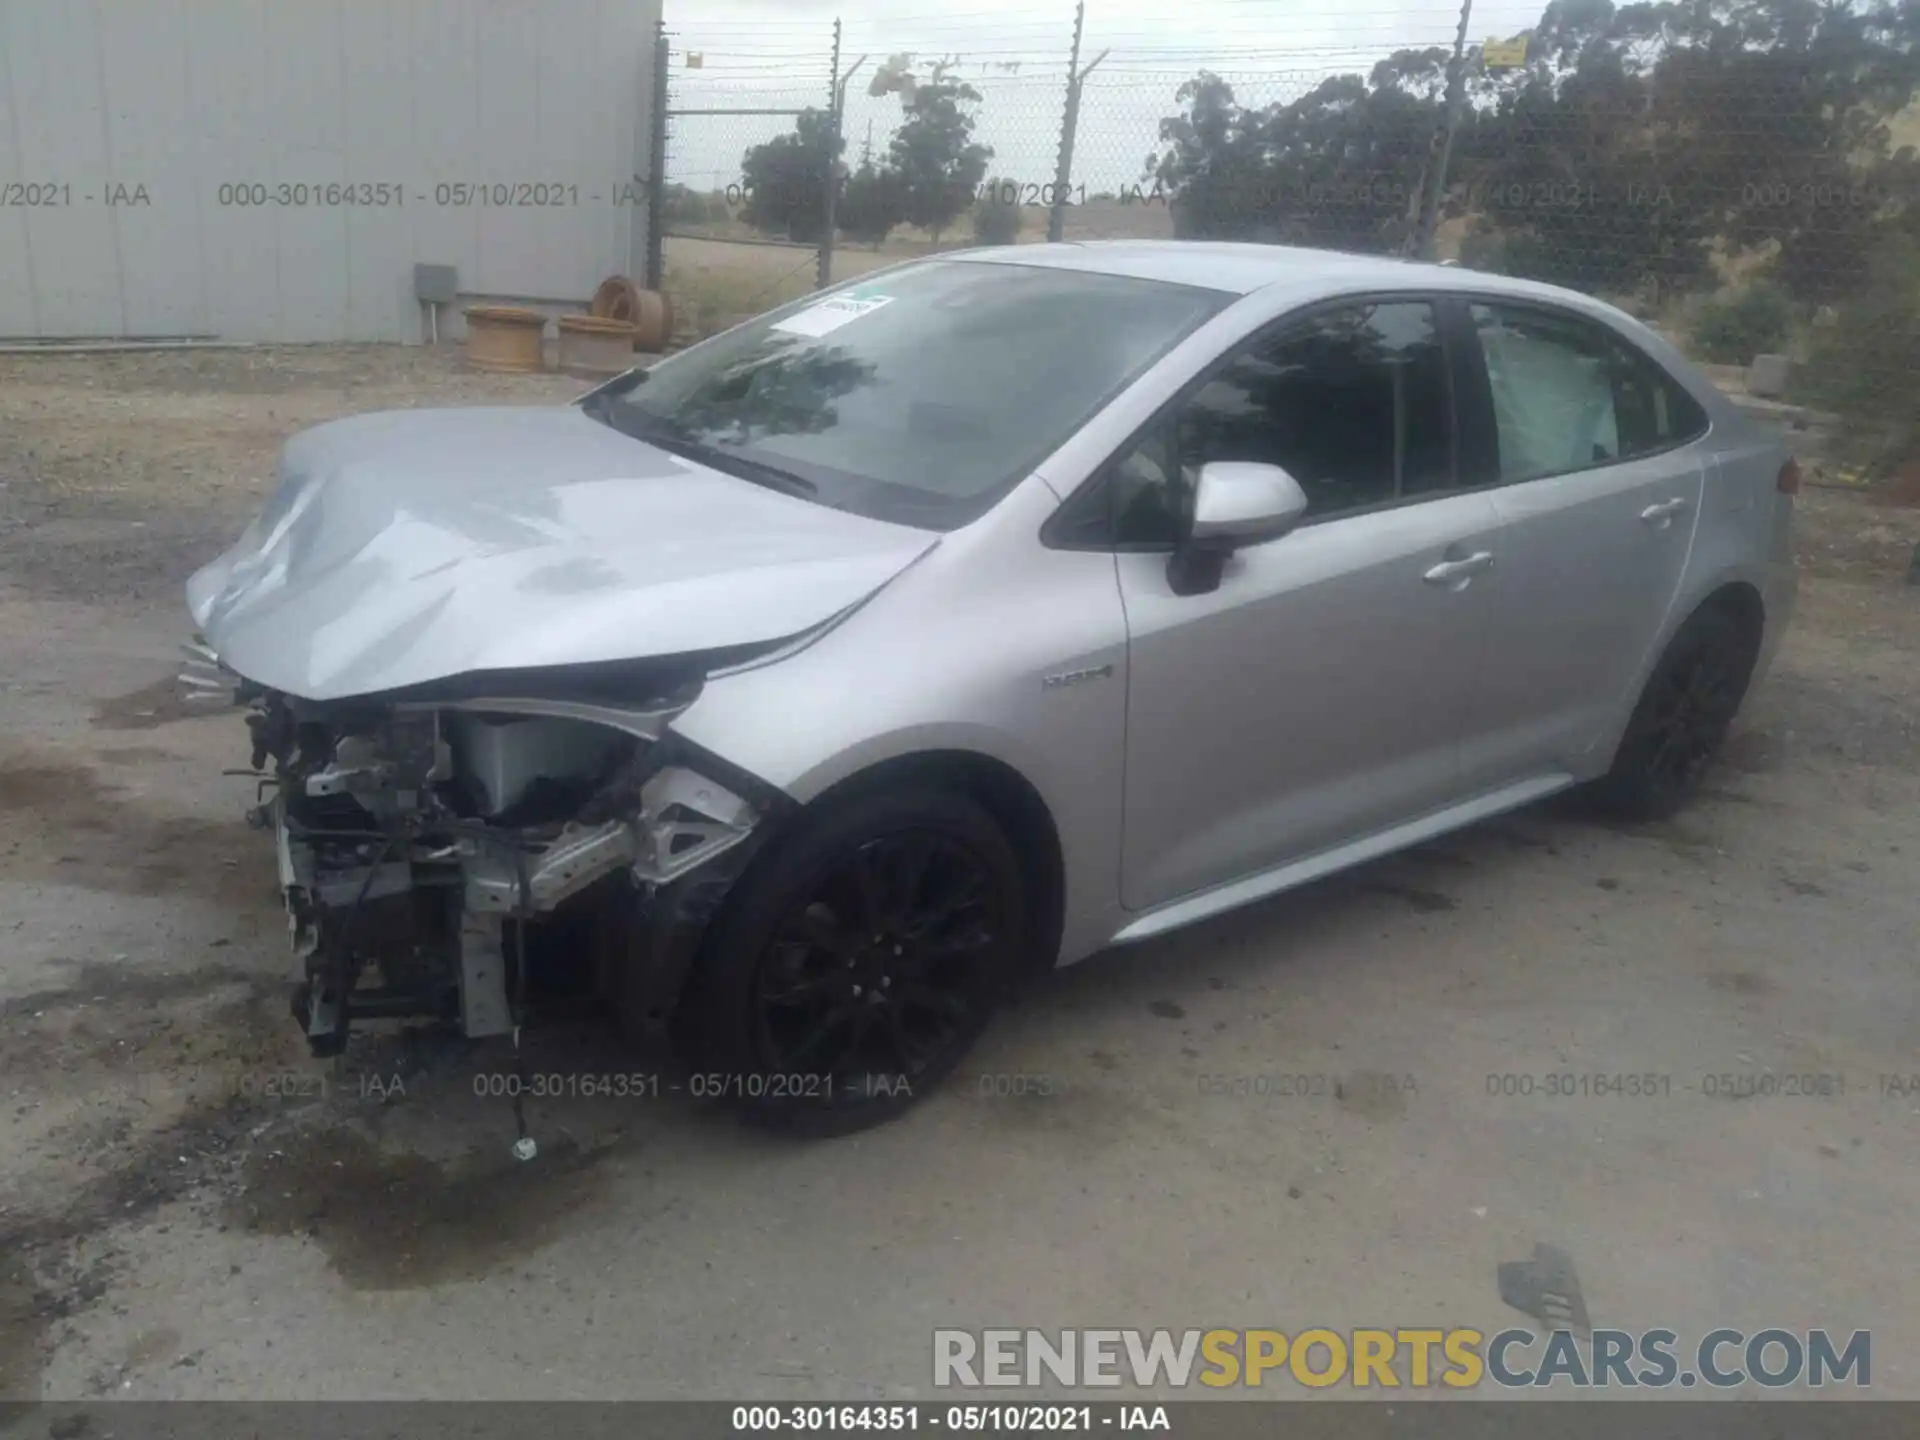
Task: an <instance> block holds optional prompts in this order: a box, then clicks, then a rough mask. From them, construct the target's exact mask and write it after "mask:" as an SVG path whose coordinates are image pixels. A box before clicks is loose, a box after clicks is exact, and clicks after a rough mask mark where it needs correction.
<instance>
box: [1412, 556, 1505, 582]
mask: <svg viewBox="0 0 1920 1440" xmlns="http://www.w3.org/2000/svg"><path fill="white" fill-rule="evenodd" d="M1492 568H1493V552H1492V551H1491V550H1476V551H1475V552H1474V553H1473V554H1471V555H1469V556H1467V557H1466V558H1465V559H1464V560H1442V561H1441V562H1440V563H1439V564H1438V565H1436V566H1434V567H1433V568H1432V569H1431V570H1429V571H1427V573H1426V574H1425V575H1423V576H1421V577H1420V578H1421V579H1423V580H1425V581H1426V582H1427V584H1429V585H1444V586H1446V587H1447V589H1449V590H1464V589H1466V588H1467V586H1469V585H1471V584H1472V583H1473V577H1474V576H1476V575H1478V574H1479V573H1480V572H1481V571H1483V570H1491V569H1492Z"/></svg>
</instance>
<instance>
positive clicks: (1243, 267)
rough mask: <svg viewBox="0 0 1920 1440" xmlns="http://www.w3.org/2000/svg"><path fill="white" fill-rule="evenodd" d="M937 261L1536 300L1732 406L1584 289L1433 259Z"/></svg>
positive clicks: (1242, 288)
mask: <svg viewBox="0 0 1920 1440" xmlns="http://www.w3.org/2000/svg"><path fill="white" fill-rule="evenodd" d="M938 258H939V259H942V260H966V261H971V262H975V263H979V264H987V265H1033V266H1042V267H1048V268H1052V269H1059V270H1080V271H1085V272H1088V273H1091V274H1098V275H1123V276H1128V277H1131V278H1133V279H1138V280H1159V281H1163V282H1167V283H1171V284H1178V285H1193V286H1197V287H1200V288H1203V289H1208V290H1215V291H1219V292H1221V293H1223V294H1228V295H1237V296H1241V297H1245V296H1249V295H1253V294H1255V293H1257V292H1260V291H1274V290H1280V291H1284V292H1286V295H1285V298H1286V299H1287V300H1288V301H1290V302H1291V301H1298V302H1299V303H1302V304H1311V303H1313V302H1314V301H1315V300H1317V299H1320V298H1322V297H1325V298H1328V299H1333V298H1337V297H1339V296H1341V295H1347V294H1353V293H1355V292H1365V291H1393V290H1421V291H1428V292H1434V291H1453V292H1455V293H1456V294H1457V293H1460V292H1466V293H1468V294H1479V295H1498V296H1502V297H1511V298H1512V299H1515V300H1526V299H1532V300H1539V301H1545V302H1548V303H1551V304H1553V305H1556V306H1558V307H1560V308H1562V309H1569V310H1575V311H1579V312H1581V313H1583V314H1586V315H1589V316H1591V317H1593V318H1595V319H1598V320H1601V321H1603V322H1604V323H1606V324H1607V325H1609V326H1611V327H1612V328H1613V329H1614V330H1615V331H1617V332H1619V333H1620V334H1622V335H1623V336H1625V337H1627V338H1629V339H1631V340H1633V341H1634V342H1635V343H1636V344H1637V345H1638V346H1639V347H1640V348H1641V349H1643V350H1645V351H1647V352H1648V353H1649V354H1651V355H1652V356H1653V357H1654V358H1655V359H1657V360H1658V361H1659V362H1660V364H1661V365H1662V366H1663V367H1664V368H1665V369H1666V370H1667V371H1668V373H1669V374H1672V375H1674V376H1676V377H1678V378H1680V379H1682V381H1683V383H1684V384H1685V385H1686V388H1687V389H1688V390H1689V391H1690V392H1691V393H1692V394H1693V396H1694V398H1695V399H1697V400H1699V401H1700V402H1701V403H1702V404H1704V405H1706V406H1707V408H1708V409H1709V410H1710V411H1712V412H1713V413H1714V414H1715V416H1716V417H1717V419H1718V420H1719V421H1721V422H1723V423H1724V422H1727V421H1729V420H1731V419H1733V418H1734V417H1735V416H1737V415H1738V413H1739V412H1738V410H1737V409H1736V408H1735V407H1734V406H1733V405H1732V403H1731V402H1729V401H1727V400H1726V399H1725V397H1724V396H1722V395H1721V393H1720V391H1719V389H1718V388H1717V387H1716V386H1715V385H1714V384H1713V382H1712V381H1711V380H1709V379H1707V378H1706V376H1705V375H1704V374H1703V373H1702V372H1700V371H1698V370H1696V369H1695V368H1694V367H1693V365H1692V363H1691V362H1690V361H1689V360H1688V359H1687V357H1686V356H1685V355H1683V354H1681V353H1680V351H1679V350H1678V349H1676V348H1675V347H1674V346H1673V344H1672V343H1671V342H1670V341H1668V340H1667V339H1666V337H1665V336H1662V335H1660V334H1658V333H1657V332H1655V331H1653V330H1651V329H1649V328H1648V327H1647V326H1646V325H1644V324H1642V323H1641V322H1640V321H1638V320H1636V319H1634V318H1633V317H1632V316H1631V315H1628V314H1626V313H1624V312H1623V311H1621V310H1619V309H1617V308H1615V307H1614V306H1612V305H1609V304H1607V303H1606V302H1605V301H1603V300H1599V299H1596V298H1595V297H1593V296H1591V295H1583V294H1581V293H1580V292H1579V291H1577V290H1568V289H1564V288H1562V287H1561V286H1558V285H1548V284H1543V283H1542V282H1540V281H1537V280H1523V279H1520V278H1518V277H1516V276H1512V275H1499V274H1494V273H1492V272H1490V271H1486V270H1470V269H1467V268H1466V267H1464V266H1460V265H1434V264H1428V263H1424V262H1421V261H1415V260H1403V259H1401V258H1399V257H1398V256H1394V255H1354V254H1349V253H1347V252H1346V251H1344V250H1309V249H1306V248H1304V247H1302V246H1298V245H1259V244H1250V243H1245V242H1238V241H1227V240H1078V241H1075V240H1069V241H1065V242H1062V243H1057V244H1056V243H1034V244H1027V245H1002V246H997V247H994V248H991V249H976V250H958V251H947V252H945V253H944V254H941V255H940V256H939V257H938Z"/></svg>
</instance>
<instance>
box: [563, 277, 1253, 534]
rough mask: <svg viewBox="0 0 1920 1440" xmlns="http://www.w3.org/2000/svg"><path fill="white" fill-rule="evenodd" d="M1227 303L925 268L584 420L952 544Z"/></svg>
mask: <svg viewBox="0 0 1920 1440" xmlns="http://www.w3.org/2000/svg"><path fill="white" fill-rule="evenodd" d="M1233 298H1234V297H1233V296H1232V295H1230V294H1226V293H1224V292H1221V291H1215V290H1206V289H1199V288H1195V287H1192V286H1186V285H1172V284H1165V283H1161V282H1157V281H1151V280H1141V279H1134V278H1129V277H1126V276H1118V275H1101V274H1093V273H1089V272H1084V271H1077V270H1066V269H1056V268H1051V267H1041V266H1025V265H1010V264H981V263H971V262H966V261H929V262H926V263H923V264H918V265H912V266H908V267H906V268H904V269H901V270H898V271H895V272H892V273H889V274H887V275H884V276H878V277H875V278H874V279H873V280H871V281H869V282H864V283H862V284H860V285H857V286H853V287H851V288H849V289H846V290H842V291H839V292H836V293H835V294H834V295H832V296H828V297H825V298H824V299H820V300H809V301H803V302H800V303H798V304H796V305H792V306H788V307H787V308H785V309H783V310H777V311H775V312H773V313H772V314H770V315H767V316H765V317H763V318H761V319H759V320H756V321H754V322H752V323H750V324H748V325H745V326H743V327H741V328H740V329H738V330H736V331H733V332H731V333H729V334H727V335H724V336H722V337H720V338H719V339H717V340H715V341H714V342H712V343H710V344H707V345H703V346H700V347H698V348H697V349H694V350H691V351H687V352H685V353H684V354H681V355H677V356H674V357H672V358H670V359H668V360H665V361H662V362H660V363H659V364H657V365H655V366H654V367H653V369H652V370H651V371H649V372H648V374H647V378H646V380H645V382H644V383H642V384H640V385H638V386H636V387H634V388H632V389H631V390H628V391H626V392H625V393H624V394H620V395H618V396H617V397H614V398H611V399H609V400H607V401H606V402H605V403H601V404H597V405H596V406H595V407H594V409H593V411H592V412H591V413H593V414H595V416H596V417H597V418H600V419H603V420H605V421H606V422H607V423H608V424H611V425H613V426H615V427H616V428H619V429H621V430H623V431H626V432H627V433H629V434H632V435H634V436H635V437H636V438H638V439H642V440H647V441H650V442H652V443H655V444H658V445H660V446H661V447H662V448H665V449H671V450H675V451H676V452H677V453H682V454H686V455H688V456H689V457H690V458H694V459H697V460H701V461H703V462H705V463H709V464H711V465H713V466H714V467H715V468H716V469H721V470H729V471H730V472H731V473H735V474H738V475H740V476H741V477H742V478H745V479H749V480H759V481H762V482H763V483H769V484H772V485H775V486H776V487H779V488H788V489H792V490H794V491H795V492H796V493H801V494H804V495H806V496H808V497H809V498H812V499H816V500H818V501H819V502H820V503H823V504H827V505H833V506H836V507H838V508H841V509H846V510H852V511H855V512H857V513H860V514H864V515H869V516H872V517H874V518H877V519H882V520H893V521H897V522H899V523H902V524H908V525H916V526H921V527H924V528H928V529H950V528H953V527H954V526H957V525H961V524H965V523H966V522H967V521H969V520H971V519H974V518H976V517H977V516H979V515H981V514H984V513H985V511H986V510H987V509H988V508H990V507H991V506H992V505H993V504H994V502H995V501H997V500H998V499H999V498H1000V496H1001V495H1003V494H1005V493H1006V491H1007V490H1008V489H1010V488H1011V487H1012V486H1013V485H1014V484H1016V483H1017V482H1018V481H1019V480H1021V479H1022V478H1024V477H1025V476H1026V475H1028V474H1030V473H1031V472H1032V470H1033V469H1034V467H1035V466H1037V465H1038V464H1039V463H1040V462H1041V461H1042V460H1043V459H1045V458H1046V456H1047V455H1048V454H1050V453H1051V452H1052V451H1053V450H1055V449H1057V448H1058V447H1059V446H1060V445H1061V444H1062V443H1063V442H1065V441H1066V440H1067V439H1068V438H1069V437H1070V436H1071V435H1072V434H1073V433H1074V432H1075V431H1076V430H1078V429H1079V428H1080V427H1081V426H1082V425H1084V424H1085V423H1086V422H1087V420H1088V419H1090V418H1091V416H1092V415H1093V414H1094V412H1095V411H1097V410H1098V409H1099V408H1100V407H1101V406H1103V405H1104V404H1106V403H1107V402H1108V401H1109V400H1111V399H1112V398H1113V397H1114V396H1115V395H1117V394H1118V393H1119V392H1120V391H1121V390H1122V389H1124V388H1125V387H1126V386H1127V385H1128V384H1130V383H1131V382H1132V381H1133V380H1134V379H1135V378H1137V377H1138V376H1139V375H1140V374H1141V373H1142V372H1144V371H1145V370H1146V369H1147V368H1148V367H1149V366H1150V365H1152V364H1153V363H1154V361H1156V360H1158V359H1159V358H1160V357H1161V356H1163V355H1164V354H1166V352H1167V351H1169V350H1171V349H1172V348H1173V347H1174V345H1176V344H1178V343H1179V341H1180V340H1182V339H1183V338H1184V337H1185V336H1186V335H1188V334H1189V333H1190V332H1192V331H1193V330H1194V329H1195V328H1196V327H1198V326H1199V325H1200V324H1202V323H1203V322H1204V321H1205V320H1207V319H1208V318H1209V317H1211V316H1212V315H1214V314H1216V313H1218V312H1219V311H1220V310H1222V309H1224V308H1225V307H1226V305H1227V304H1229V303H1230V302H1231V301H1232V299H1233Z"/></svg>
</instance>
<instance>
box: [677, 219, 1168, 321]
mask: <svg viewBox="0 0 1920 1440" xmlns="http://www.w3.org/2000/svg"><path fill="white" fill-rule="evenodd" d="M1021 219H1022V222H1023V223H1022V225H1021V230H1020V238H1019V240H1018V241H1017V242H1016V243H1018V244H1022V245H1031V244H1035V243H1038V242H1040V241H1043V240H1045V239H1046V238H1047V212H1046V211H1045V210H1043V209H1041V208H1039V207H1038V206H1027V207H1025V208H1024V209H1023V210H1022V212H1021ZM1172 237H1173V218H1172V216H1171V214H1170V213H1169V212H1168V210H1167V208H1166V206H1165V205H1158V204H1156V205H1138V204H1135V205H1123V204H1121V203H1120V202H1119V201H1117V200H1093V201H1089V202H1088V203H1086V204H1085V205H1075V206H1073V207H1071V208H1070V209H1069V210H1068V211H1067V224H1066V235H1065V238H1066V239H1068V240H1070V241H1071V240H1167V239H1171V238H1172ZM764 238H765V237H763V236H759V235H757V234H756V233H755V232H754V231H752V230H750V229H748V228H747V227H746V226H744V225H741V224H739V223H738V222H737V221H736V222H734V223H732V224H728V225H714V226H706V227H702V230H701V233H700V236H699V237H697V238H696V237H695V236H693V235H692V234H688V235H671V236H668V237H667V240H666V243H665V246H664V249H665V254H666V271H667V274H666V288H667V294H668V295H669V296H670V297H671V298H672V300H673V306H674V319H675V324H676V326H677V328H678V329H679V330H680V332H681V334H682V335H683V336H685V337H700V336H706V335H711V334H714V333H716V332H718V331H720V330H723V329H725V328H726V327H727V326H729V325H732V324H736V323H738V322H739V321H740V320H743V319H746V318H747V317H749V316H752V315H757V314H759V313H760V312H761V311H763V310H771V309H772V308H774V307H775V306H777V305H784V304H785V303H786V302H787V301H789V300H797V299H799V298H800V297H801V296H802V295H805V294H806V293H807V292H808V291H810V290H812V289H813V288H814V280H815V278H816V273H817V272H816V268H815V267H816V263H817V261H816V252H815V251H814V250H812V249H811V248H805V247H799V246H789V245H770V244H750V243H743V242H748V241H757V240H764ZM973 243H974V242H973V234H972V227H971V225H970V224H969V223H968V221H967V220H966V219H965V218H964V217H962V219H961V220H960V222H959V223H958V225H956V226H955V227H954V228H953V229H952V230H948V231H945V232H943V233H942V235H941V237H940V241H939V243H938V244H937V245H936V244H935V242H934V239H933V237H932V236H931V235H929V234H928V233H927V232H926V231H924V230H914V229H901V230H897V231H895V232H894V233H893V234H892V235H889V236H888V237H887V241H886V243H885V244H884V245H882V246H881V247H880V248H879V249H877V250H875V249H873V248H871V247H869V246H866V245H853V244H849V243H846V242H844V241H843V242H841V244H840V245H838V246H837V247H836V248H835V250H834V258H833V277H834V279H836V280H846V279H851V278H852V277H854V276H858V275H864V274H866V273H868V272H869V271H872V270H878V269H882V268H884V267H885V266H888V265H897V264H899V263H900V262H901V261H902V260H911V259H914V258H916V257H918V256H921V255H931V254H937V253H938V252H939V251H941V250H955V249H964V248H966V247H967V246H970V245H972V244H973Z"/></svg>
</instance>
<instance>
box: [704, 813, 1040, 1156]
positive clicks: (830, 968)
mask: <svg viewBox="0 0 1920 1440" xmlns="http://www.w3.org/2000/svg"><path fill="white" fill-rule="evenodd" d="M1025 934H1026V897H1025V895H1024V893H1023V887H1022V884H1021V879H1020V867H1019V863H1018V860H1017V858H1016V856H1015V854H1014V851H1013V848H1012V846H1011V845H1010V844H1009V843H1008V841H1007V839H1006V836H1005V835H1004V834H1002V833H1001V831H1000V829H999V827H998V826H997V825H996V824H995V823H994V821H993V819H992V817H991V816H990V815H989V814H988V813H987V811H986V810H985V809H983V808H982V807H981V806H980V805H979V804H977V803H976V802H975V801H973V800H972V799H970V798H968V797H967V796H965V795H962V794H959V793H956V792H953V791H950V790H945V789H940V788H936V787H933V786H928V785H913V784H911V783H909V784H908V785H905V786H902V787H900V788H897V789H895V788H890V789H884V790H878V789H876V790H868V791H863V792H857V793H855V794H852V795H849V796H846V797H845V798H843V799H840V800H832V799H830V800H828V802H827V803H826V805H825V806H824V808H822V809H820V810H817V811H813V812H808V813H804V814H803V815H802V816H801V817H800V818H799V819H798V820H797V821H796V822H795V823H794V825H793V827H792V828H791V829H790V830H788V831H787V832H786V833H785V834H783V835H781V836H779V837H778V838H777V839H776V840H775V841H774V843H773V844H771V845H770V846H769V847H768V848H767V850H766V851H765V852H764V853H762V854H761V855H759V856H757V857H755V859H754V861H753V863H752V865H750V866H749V867H748V869H747V872H746V873H745V874H744V875H743V876H742V877H741V879H740V882H739V884H738V885H736V886H735V887H734V890H733V892H732V894H730V895H729V896H728V898H727V902H726V905H725V907H724V908H723V910H722V911H721V913H720V915H719V916H718V917H717V918H716V920H715V922H714V924H713V926H712V927H711V929H710V930H709V931H708V933H707V936H706V939H705V942H704V943H703V945H702V953H701V958H700V962H699V965H698V968H697V970H696V973H695V975H694V978H693V982H692V986H691V992H690V993H689V995H688V996H687V997H686V999H685V1001H684V1002H683V1004H682V1006H681V1009H680V1014H679V1016H678V1020H679V1024H678V1026H677V1027H676V1028H677V1030H678V1032H679V1035H680V1038H681V1043H682V1051H683V1054H684V1056H685V1058H686V1060H687V1063H688V1065H689V1068H690V1072H691V1073H690V1074H689V1076H688V1089H689V1091H690V1092H691V1093H693V1094H694V1095H695V1096H696V1097H703V1098H714V1099H727V1100H731V1101H736V1102H738V1103H739V1104H741V1105H742V1106H743V1107H744V1109H745V1111H746V1113H747V1114H748V1115H749V1116H750V1117H751V1118H753V1119H755V1120H757V1121H760V1122H763V1123H767V1124H771V1125H775V1126H779V1127H781V1128H783V1129H788V1130H791V1131H794V1132H796V1133H801V1134H806V1135H814V1136H818V1135H834V1134H845V1133H849V1132H851V1131H854V1130H862V1129H865V1128H867V1127H868V1126H871V1125H877V1124H880V1123H882V1122H883V1121H887V1120H891V1119H894V1118H895V1117H897V1116H898V1115H900V1114H902V1113H904V1112H905V1111H906V1110H907V1109H908V1108H909V1107H911V1105H912V1104H913V1102H914V1101H915V1100H917V1099H920V1098H921V1097H922V1096H924V1095H925V1094H926V1093H927V1092H928V1091H929V1090H931V1089H932V1088H933V1087H934V1086H935V1085H937V1084H938V1083H939V1081H940V1080H941V1079H943V1078H944V1077H945V1076H946V1075H947V1074H949V1073H950V1072H951V1071H952V1070H953V1068H954V1066H955V1065H957V1064H958V1063H959V1062H960V1060H961V1058H962V1057H963V1056H964V1055H965V1054H966V1052H967V1051H968V1049H970V1048H971V1047H972V1045H973V1042H974V1041H975V1039H977V1038H978V1036H979V1034H980V1032H981V1031H982V1030H984V1029H985V1028H986V1025H987V1021H988V1019H989V1018H990V1016H991V1014H992V1012H993V1010H994V1009H995V1007H996V1006H997V1004H998V1002H999V1000H1000V998H1001V996H1002V994H1003V993H1004V991H1005V989H1006V987H1007V985H1008V984H1009V982H1010V981H1011V979H1012V977H1013V976H1014V975H1015V973H1016V971H1017V967H1018V960H1019V955H1020V948H1021V943H1022V937H1023V936H1024V935H1025Z"/></svg>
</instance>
